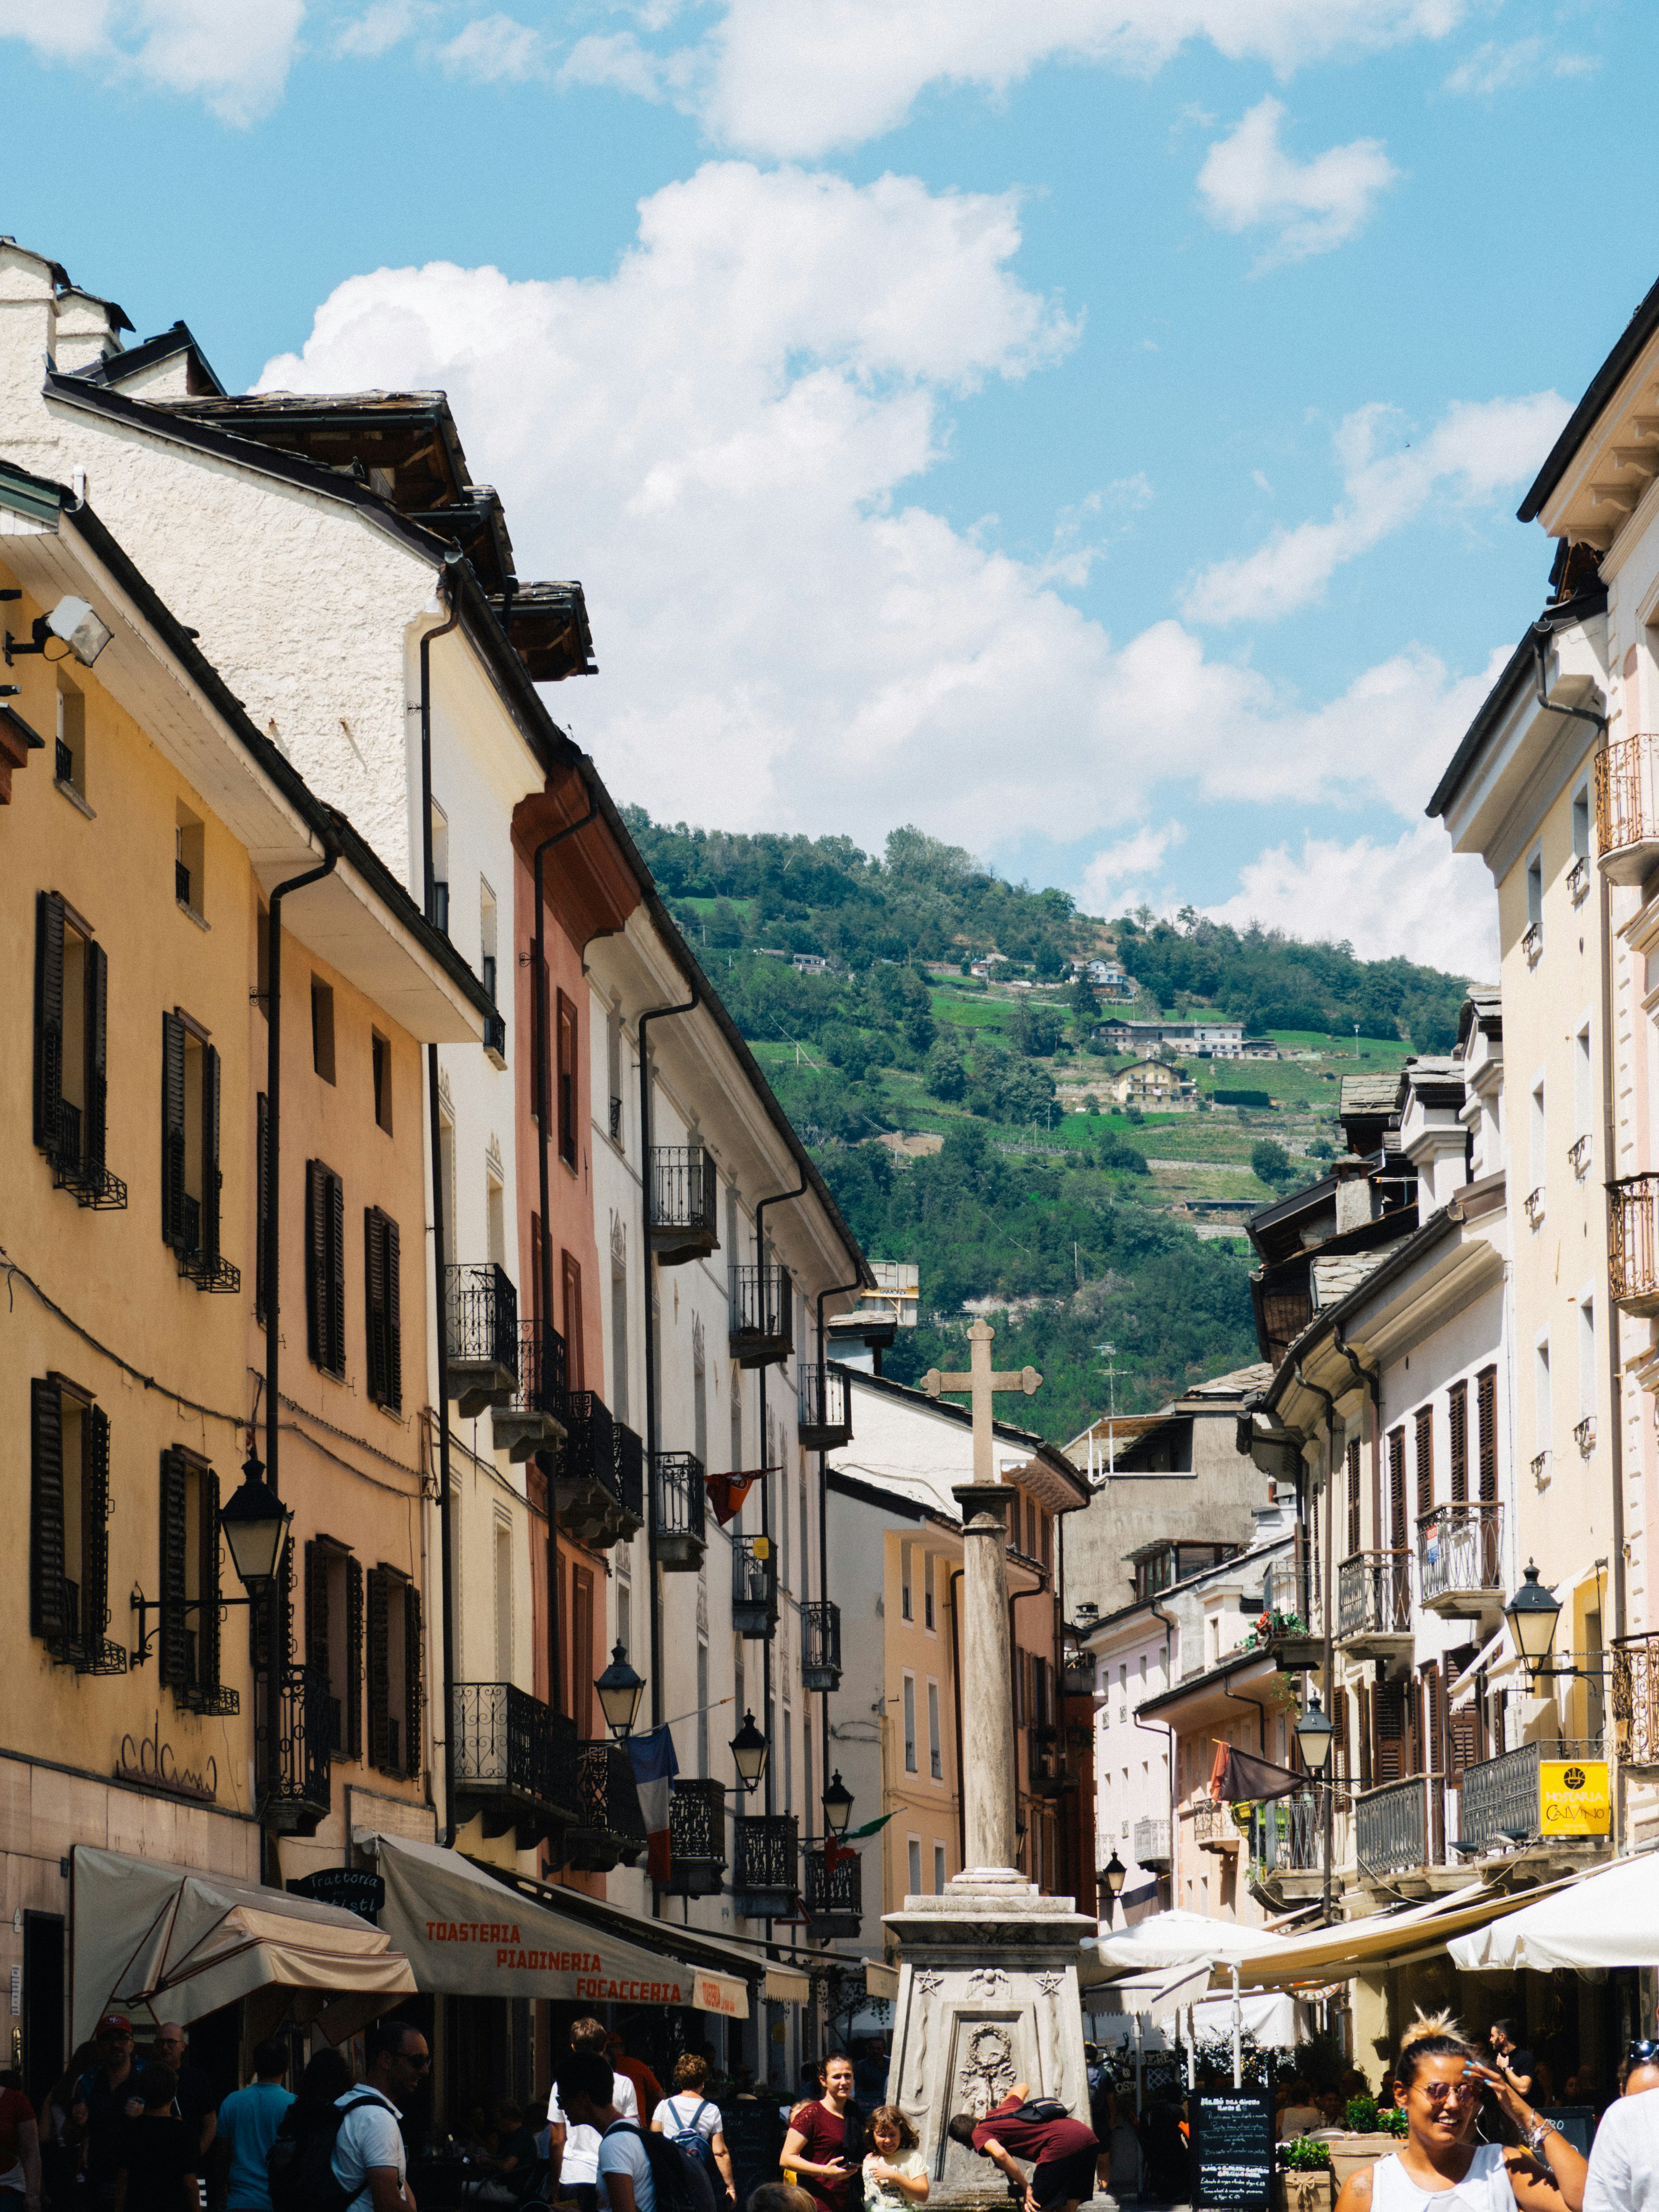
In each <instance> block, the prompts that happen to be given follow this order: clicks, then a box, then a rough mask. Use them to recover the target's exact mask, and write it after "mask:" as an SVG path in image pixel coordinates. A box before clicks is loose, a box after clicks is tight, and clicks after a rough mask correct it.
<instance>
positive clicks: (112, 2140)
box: [70, 2012, 144, 2212]
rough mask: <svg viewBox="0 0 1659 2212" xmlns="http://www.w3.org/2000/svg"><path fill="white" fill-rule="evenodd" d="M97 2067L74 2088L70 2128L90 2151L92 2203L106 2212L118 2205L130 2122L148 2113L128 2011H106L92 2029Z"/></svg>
mask: <svg viewBox="0 0 1659 2212" xmlns="http://www.w3.org/2000/svg"><path fill="white" fill-rule="evenodd" d="M92 2039H93V2041H94V2043H95V2044H96V2045H97V2046H98V2063H97V2065H96V2066H94V2067H93V2068H92V2069H90V2071H89V2072H88V2073H85V2074H83V2075H82V2076H81V2078H80V2080H79V2081H77V2082H76V2085H75V2101H74V2103H73V2104H72V2105H71V2106H70V2125H71V2126H72V2127H73V2128H74V2129H75V2130H76V2133H77V2135H78V2136H79V2137H80V2139H81V2141H82V2142H84V2143H85V2145H86V2147H87V2160H86V2169H85V2171H86V2181H87V2196H88V2203H90V2204H91V2205H94V2206H95V2207H96V2208H97V2212H108V2208H110V2207H112V2206H113V2204H114V2203H115V2185H116V2179H117V2177H118V2174H119V2173H120V2171H121V2150H122V2145H123V2142H124V2141H125V2126H126V2123H127V2122H128V2121H129V2120H131V2119H137V2118H138V2117H139V2115H140V2114H141V2113H142V2112H143V2109H144V2100H143V2098H142V2097H141V2096H140V2095H139V2094H138V2078H137V2073H136V2072H135V2070H134V2068H133V2063H132V2022H131V2021H130V2020H129V2019H128V2018H127V2016H126V2015H125V2013H120V2012H106V2014H105V2015H104V2017H103V2018H102V2019H101V2020H100V2021H99V2023H98V2025H97V2027H95V2028H94V2030H93V2033H92Z"/></svg>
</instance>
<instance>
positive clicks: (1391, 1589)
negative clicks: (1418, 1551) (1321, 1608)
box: [1336, 1552, 1412, 1659]
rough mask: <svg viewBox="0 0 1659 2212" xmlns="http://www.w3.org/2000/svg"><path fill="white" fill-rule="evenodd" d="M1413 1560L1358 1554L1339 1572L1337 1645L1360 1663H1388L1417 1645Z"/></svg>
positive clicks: (1394, 1554)
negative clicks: (1364, 1661) (1414, 1632)
mask: <svg viewBox="0 0 1659 2212" xmlns="http://www.w3.org/2000/svg"><path fill="white" fill-rule="evenodd" d="M1411 1567H1412V1555H1411V1553H1409V1552H1355V1553H1353V1554H1352V1557H1351V1558H1348V1559H1344V1560H1343V1562H1342V1564H1341V1565H1340V1567H1339V1568H1338V1569H1337V1571H1336V1641H1337V1642H1338V1643H1339V1644H1340V1645H1341V1647H1342V1649H1343V1650H1345V1651H1347V1652H1350V1653H1352V1656H1354V1657H1355V1658H1358V1659H1387V1658H1389V1657H1392V1656H1394V1654H1395V1653H1396V1652H1399V1651H1402V1650H1407V1649H1408V1648H1409V1646H1410V1644H1411V1641H1412V1572H1411Z"/></svg>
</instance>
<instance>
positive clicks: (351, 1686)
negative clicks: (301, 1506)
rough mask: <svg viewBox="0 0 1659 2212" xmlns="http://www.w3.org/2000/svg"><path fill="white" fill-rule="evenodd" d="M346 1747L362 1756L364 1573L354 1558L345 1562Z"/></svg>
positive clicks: (357, 1756)
mask: <svg viewBox="0 0 1659 2212" xmlns="http://www.w3.org/2000/svg"><path fill="white" fill-rule="evenodd" d="M345 1747H346V1750H347V1753H349V1756H350V1757H351V1758H353V1759H361V1758H362V1755H363V1570H362V1565H361V1563H360V1562H359V1561H357V1560H356V1559H348V1560H347V1561H346V1678H345Z"/></svg>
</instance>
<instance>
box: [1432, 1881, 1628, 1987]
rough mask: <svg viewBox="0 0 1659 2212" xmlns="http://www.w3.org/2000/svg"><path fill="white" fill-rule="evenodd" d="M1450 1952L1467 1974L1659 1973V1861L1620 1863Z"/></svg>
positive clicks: (1490, 1925) (1459, 1943) (1471, 1936)
mask: <svg viewBox="0 0 1659 2212" xmlns="http://www.w3.org/2000/svg"><path fill="white" fill-rule="evenodd" d="M1447 1948H1448V1949H1449V1951H1450V1953H1451V1955H1452V1963H1453V1965H1454V1966H1462V1968H1463V1969H1464V1971H1465V1972H1469V1971H1471V1970H1473V1971H1474V1972H1482V1971H1484V1972H1499V1971H1503V1972H1509V1971H1512V1970H1513V1969H1514V1968H1516V1967H1522V1966H1524V1967H1529V1968H1531V1969H1532V1971H1533V1972H1534V1973H1550V1972H1554V1971H1555V1970H1556V1969H1557V1968H1565V1967H1574V1968H1577V1970H1579V1971H1580V1972H1586V1971H1589V1972H1593V1971H1594V1970H1595V1968H1597V1967H1601V1968H1606V1967H1607V1966H1659V1858H1656V1857H1654V1856H1653V1855H1652V1853H1650V1852H1644V1854H1643V1855H1642V1856H1641V1857H1638V1858H1629V1859H1616V1860H1615V1861H1614V1862H1613V1864H1612V1865H1611V1866H1605V1867H1602V1868H1601V1869H1598V1870H1597V1871H1596V1872H1595V1873H1594V1874H1587V1875H1581V1876H1580V1877H1579V1878H1578V1879H1577V1881H1572V1882H1569V1883H1567V1884H1566V1885H1565V1887H1560V1888H1558V1889H1556V1890H1554V1891H1553V1892H1552V1893H1551V1894H1550V1895H1548V1896H1547V1897H1540V1898H1539V1899H1537V1901H1536V1903H1534V1904H1532V1905H1522V1907H1521V1909H1520V1911H1518V1912H1511V1913H1510V1914H1509V1916H1508V1917H1506V1918H1504V1919H1503V1920H1494V1921H1492V1922H1490V1923H1488V1924H1487V1925H1486V1927H1484V1928H1477V1929H1474V1930H1473V1931H1472V1932H1471V1933H1470V1934H1468V1935H1467V1936H1459V1937H1458V1938H1457V1940H1456V1941H1455V1942H1453V1943H1451V1944H1449V1945H1448V1947H1447Z"/></svg>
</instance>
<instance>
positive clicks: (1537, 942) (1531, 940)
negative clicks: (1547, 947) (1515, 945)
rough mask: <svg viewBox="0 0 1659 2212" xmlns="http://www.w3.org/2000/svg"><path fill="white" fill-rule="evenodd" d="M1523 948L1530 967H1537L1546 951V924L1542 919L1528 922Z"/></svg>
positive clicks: (1522, 941)
mask: <svg viewBox="0 0 1659 2212" xmlns="http://www.w3.org/2000/svg"><path fill="white" fill-rule="evenodd" d="M1521 950H1522V952H1524V953H1525V954H1526V956H1527V965H1528V968H1535V967H1536V966H1537V965H1538V963H1539V960H1540V958H1541V956H1542V954H1543V951H1544V925H1543V923H1542V922H1541V921H1531V922H1528V924H1527V927H1526V931H1525V933H1524V934H1523V935H1522V939H1521Z"/></svg>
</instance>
